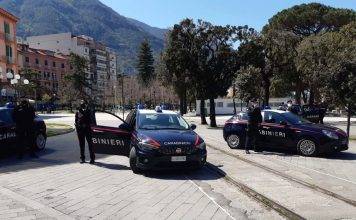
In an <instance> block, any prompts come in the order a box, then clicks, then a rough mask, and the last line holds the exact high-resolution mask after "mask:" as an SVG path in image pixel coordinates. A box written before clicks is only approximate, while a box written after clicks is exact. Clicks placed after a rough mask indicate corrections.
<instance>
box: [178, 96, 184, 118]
mask: <svg viewBox="0 0 356 220" xmlns="http://www.w3.org/2000/svg"><path fill="white" fill-rule="evenodd" d="M179 112H180V114H181V115H184V98H183V97H179Z"/></svg>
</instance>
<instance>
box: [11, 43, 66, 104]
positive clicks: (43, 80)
mask: <svg viewBox="0 0 356 220" xmlns="http://www.w3.org/2000/svg"><path fill="white" fill-rule="evenodd" d="M17 50H18V66H19V68H20V72H21V74H22V75H26V74H27V75H29V73H30V72H32V73H35V74H33V75H32V76H31V78H29V80H30V81H31V82H33V83H35V84H37V85H39V89H37V90H36V91H35V93H34V94H29V95H28V96H29V97H31V98H36V99H39V98H40V97H41V96H42V95H44V94H47V95H49V96H52V97H59V96H60V92H61V89H62V88H63V87H64V83H65V81H64V77H65V75H67V74H69V73H70V71H71V67H70V64H69V57H68V56H65V55H62V54H59V53H55V52H54V51H50V50H43V49H33V48H30V47H29V45H27V44H18V48H17ZM59 98H60V97H59Z"/></svg>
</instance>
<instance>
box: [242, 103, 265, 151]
mask: <svg viewBox="0 0 356 220" xmlns="http://www.w3.org/2000/svg"><path fill="white" fill-rule="evenodd" d="M249 104H250V106H249V107H248V109H247V115H248V122H247V132H246V144H245V151H246V154H249V153H250V151H249V149H252V148H253V149H254V150H255V151H256V152H260V151H261V150H260V149H259V148H258V147H257V140H258V136H259V131H258V126H259V124H260V123H261V122H262V114H261V109H260V108H259V107H258V105H257V103H256V100H252V101H250V103H249Z"/></svg>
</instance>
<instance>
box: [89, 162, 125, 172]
mask: <svg viewBox="0 0 356 220" xmlns="http://www.w3.org/2000/svg"><path fill="white" fill-rule="evenodd" d="M95 166H98V167H103V168H106V169H110V170H131V168H130V167H128V166H125V165H121V164H109V163H103V162H98V161H96V162H95Z"/></svg>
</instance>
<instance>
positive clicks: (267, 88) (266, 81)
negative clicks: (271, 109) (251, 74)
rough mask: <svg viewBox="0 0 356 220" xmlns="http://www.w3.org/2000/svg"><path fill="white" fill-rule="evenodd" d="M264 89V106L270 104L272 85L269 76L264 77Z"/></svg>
mask: <svg viewBox="0 0 356 220" xmlns="http://www.w3.org/2000/svg"><path fill="white" fill-rule="evenodd" d="M263 84H264V85H263V87H264V88H263V90H264V94H263V95H264V97H263V107H265V106H269V96H270V86H271V82H270V80H269V78H266V79H264V83H263Z"/></svg>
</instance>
